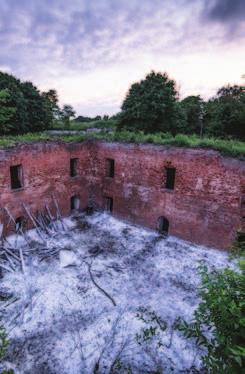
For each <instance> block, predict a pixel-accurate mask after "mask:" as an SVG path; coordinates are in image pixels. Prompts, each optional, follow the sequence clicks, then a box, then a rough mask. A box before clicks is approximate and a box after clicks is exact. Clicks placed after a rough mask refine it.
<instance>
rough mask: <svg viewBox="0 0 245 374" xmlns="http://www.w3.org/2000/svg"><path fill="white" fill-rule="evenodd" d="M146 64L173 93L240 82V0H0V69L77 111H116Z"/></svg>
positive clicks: (244, 38) (244, 3)
mask: <svg viewBox="0 0 245 374" xmlns="http://www.w3.org/2000/svg"><path fill="white" fill-rule="evenodd" d="M152 69H153V70H157V71H162V72H164V71H166V72H167V73H168V74H169V75H170V77H171V78H174V79H175V80H176V82H177V86H178V88H179V91H180V95H181V97H184V96H186V95H190V94H201V95H202V96H203V97H204V98H207V97H210V96H213V95H214V93H215V92H216V89H217V88H218V87H221V86H222V85H224V84H227V83H232V84H233V83H238V84H241V83H245V79H243V78H242V75H244V74H245V0H70V1H69V0H0V70H2V71H6V72H9V73H12V74H14V75H16V76H17V77H19V78H21V79H22V80H31V81H32V82H34V84H35V85H37V86H38V87H39V88H40V90H47V89H49V88H55V89H56V90H57V91H58V93H59V98H60V101H61V103H62V104H63V103H68V104H71V105H73V106H74V108H75V109H76V111H77V114H82V115H95V114H104V113H108V114H113V113H116V112H117V111H118V110H119V108H120V105H121V102H122V100H123V98H124V96H125V93H126V92H127V89H128V88H129V86H130V84H131V83H133V82H135V81H137V80H140V79H142V78H143V77H144V76H145V74H146V73H148V72H149V71H150V70H152Z"/></svg>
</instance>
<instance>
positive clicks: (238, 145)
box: [0, 128, 245, 159]
mask: <svg viewBox="0 0 245 374" xmlns="http://www.w3.org/2000/svg"><path fill="white" fill-rule="evenodd" d="M88 139H97V140H104V141H109V142H112V141H117V142H122V143H137V144H145V143H152V144H160V145H172V146H177V147H186V148H206V149H214V150H217V151H219V152H221V153H222V154H224V155H229V156H233V157H239V158H242V159H245V142H241V141H238V140H230V139H227V140H226V139H218V138H206V137H204V138H199V137H198V136H196V135H183V134H178V135H176V136H173V135H171V134H170V133H155V134H144V133H143V132H141V131H139V132H133V131H126V130H122V131H115V130H113V131H108V129H106V128H105V129H102V131H101V132H99V133H87V134H86V133H85V134H82V135H56V136H53V135H50V134H48V133H34V134H33V133H31V134H30V133H29V134H25V135H19V136H5V137H1V138H0V147H2V148H3V147H7V146H11V145H14V144H16V143H18V142H36V141H52V140H62V141H65V142H82V141H84V140H88Z"/></svg>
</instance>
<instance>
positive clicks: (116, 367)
mask: <svg viewBox="0 0 245 374" xmlns="http://www.w3.org/2000/svg"><path fill="white" fill-rule="evenodd" d="M110 373H111V374H119V373H122V374H133V371H132V369H131V367H130V366H129V365H125V363H124V362H123V361H122V360H121V359H120V358H117V359H116V360H115V362H114V363H113V365H112V368H111V371H110Z"/></svg>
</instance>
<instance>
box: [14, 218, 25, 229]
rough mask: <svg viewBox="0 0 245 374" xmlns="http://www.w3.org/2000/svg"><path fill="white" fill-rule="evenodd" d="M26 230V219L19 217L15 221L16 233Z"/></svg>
mask: <svg viewBox="0 0 245 374" xmlns="http://www.w3.org/2000/svg"><path fill="white" fill-rule="evenodd" d="M23 228H24V218H23V217H18V218H16V220H15V230H16V232H18V231H20V230H23Z"/></svg>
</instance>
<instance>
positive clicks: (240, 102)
mask: <svg viewBox="0 0 245 374" xmlns="http://www.w3.org/2000/svg"><path fill="white" fill-rule="evenodd" d="M204 126H205V128H206V133H207V134H208V135H214V136H220V137H226V136H229V137H234V138H238V139H241V140H243V141H244V140H245V87H242V86H226V87H222V88H220V89H219V90H218V92H217V94H216V97H214V98H213V99H211V100H209V101H208V102H207V103H206V105H205V116H204Z"/></svg>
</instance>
